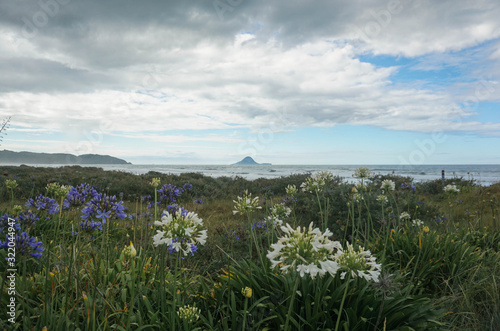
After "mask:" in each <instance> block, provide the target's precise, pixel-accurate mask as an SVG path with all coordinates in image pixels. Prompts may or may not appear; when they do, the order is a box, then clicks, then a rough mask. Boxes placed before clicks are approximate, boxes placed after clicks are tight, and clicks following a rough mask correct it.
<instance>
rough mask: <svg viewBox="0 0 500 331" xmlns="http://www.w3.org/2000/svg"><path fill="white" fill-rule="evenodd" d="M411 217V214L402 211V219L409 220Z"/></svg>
mask: <svg viewBox="0 0 500 331" xmlns="http://www.w3.org/2000/svg"><path fill="white" fill-rule="evenodd" d="M410 218H411V216H410V214H408V213H407V212H405V211H404V212H402V213H401V215H399V219H400V220H401V221H409V220H410Z"/></svg>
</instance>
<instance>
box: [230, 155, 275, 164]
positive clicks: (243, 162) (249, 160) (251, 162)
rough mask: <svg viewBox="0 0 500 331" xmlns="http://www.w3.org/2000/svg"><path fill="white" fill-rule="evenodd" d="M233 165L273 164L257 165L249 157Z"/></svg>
mask: <svg viewBox="0 0 500 331" xmlns="http://www.w3.org/2000/svg"><path fill="white" fill-rule="evenodd" d="M233 165H271V163H257V162H255V160H254V159H252V158H251V157H250V156H247V157H245V158H244V159H243V160H241V161H240V162H236V163H234V164H233Z"/></svg>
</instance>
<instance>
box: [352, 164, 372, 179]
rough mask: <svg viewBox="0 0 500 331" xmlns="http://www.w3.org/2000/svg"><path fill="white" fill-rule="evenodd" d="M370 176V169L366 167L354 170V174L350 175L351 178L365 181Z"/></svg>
mask: <svg viewBox="0 0 500 331" xmlns="http://www.w3.org/2000/svg"><path fill="white" fill-rule="evenodd" d="M371 175H372V172H371V171H370V169H368V168H366V167H360V168H358V169H356V170H354V174H353V175H352V177H354V178H359V179H365V178H369V177H370V176H371Z"/></svg>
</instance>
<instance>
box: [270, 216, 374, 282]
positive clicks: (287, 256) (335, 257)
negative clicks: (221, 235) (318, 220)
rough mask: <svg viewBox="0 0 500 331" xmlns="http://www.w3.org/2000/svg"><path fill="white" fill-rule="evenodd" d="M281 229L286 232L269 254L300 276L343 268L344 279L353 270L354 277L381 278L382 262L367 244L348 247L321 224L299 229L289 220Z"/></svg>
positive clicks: (274, 264) (284, 269) (278, 264)
mask: <svg viewBox="0 0 500 331" xmlns="http://www.w3.org/2000/svg"><path fill="white" fill-rule="evenodd" d="M281 230H282V231H283V232H284V236H283V237H281V238H279V239H278V242H277V243H275V244H272V245H271V248H272V249H273V250H272V251H268V254H267V258H268V259H269V260H270V261H271V263H272V267H273V268H276V267H279V269H280V270H281V271H282V272H290V271H292V272H297V273H299V275H300V277H304V276H305V275H306V274H308V275H309V276H310V277H311V278H312V279H314V278H315V277H316V276H317V275H319V276H320V277H322V276H324V275H325V274H326V273H329V274H330V275H332V276H335V275H336V274H337V272H338V271H342V273H341V278H342V279H343V278H344V277H345V275H346V274H347V273H350V274H351V275H352V276H353V277H356V276H359V277H363V278H364V279H366V280H373V281H375V282H376V281H378V277H379V275H380V270H381V266H380V264H377V263H376V259H375V257H373V256H372V255H371V253H370V251H365V250H364V249H363V248H361V249H359V250H358V251H356V250H355V249H354V248H353V246H352V245H348V247H347V250H346V251H344V250H343V249H342V245H341V244H340V242H338V241H331V240H330V239H329V238H328V237H330V236H331V235H332V233H331V232H330V231H329V230H328V229H327V230H326V231H325V232H324V233H322V232H321V231H320V230H319V229H318V228H315V229H313V223H311V224H310V225H309V227H308V228H305V227H304V228H301V227H300V226H299V227H298V228H297V229H295V230H294V229H292V228H291V227H290V225H289V224H287V225H286V226H282V227H281Z"/></svg>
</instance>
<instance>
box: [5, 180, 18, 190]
mask: <svg viewBox="0 0 500 331" xmlns="http://www.w3.org/2000/svg"><path fill="white" fill-rule="evenodd" d="M5 186H7V188H8V189H10V190H13V189H15V188H16V187H17V186H18V184H17V181H16V180H15V179H6V180H5Z"/></svg>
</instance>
